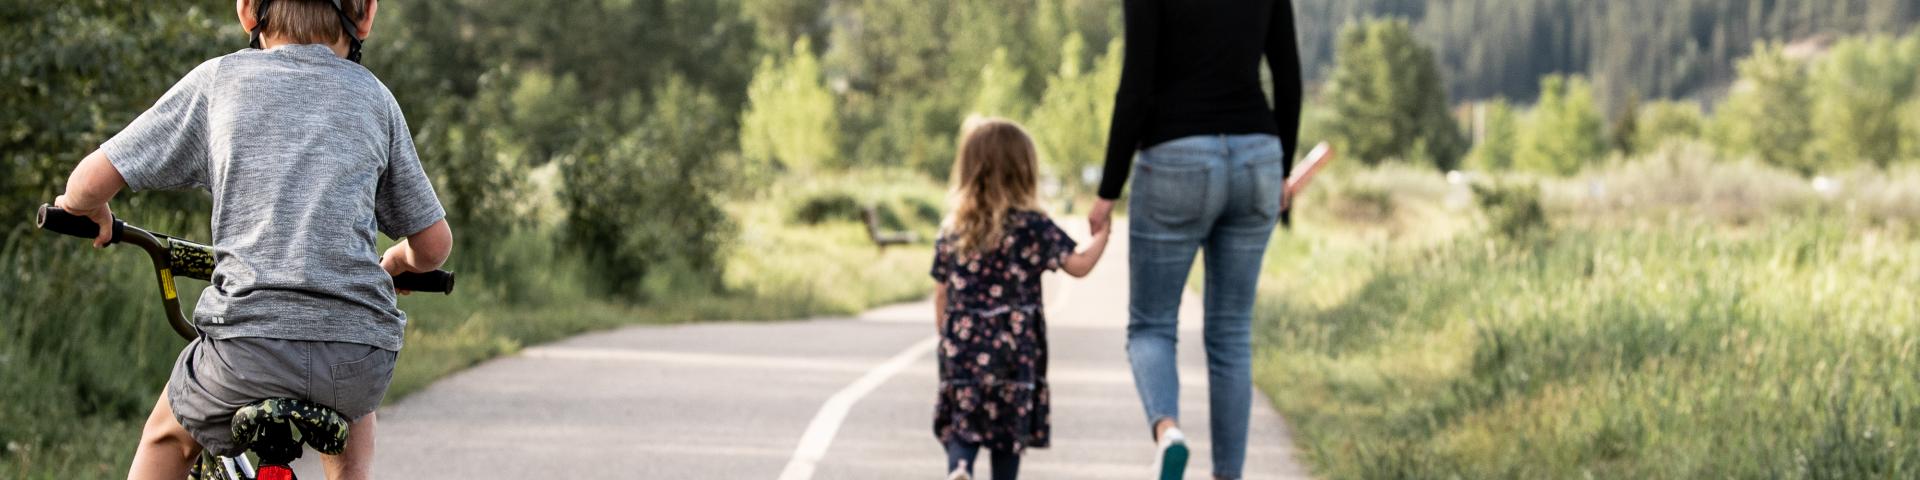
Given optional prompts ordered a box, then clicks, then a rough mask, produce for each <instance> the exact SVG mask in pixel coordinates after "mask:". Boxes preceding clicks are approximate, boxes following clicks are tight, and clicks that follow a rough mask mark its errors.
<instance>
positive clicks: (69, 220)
mask: <svg viewBox="0 0 1920 480" xmlns="http://www.w3.org/2000/svg"><path fill="white" fill-rule="evenodd" d="M33 225H34V226H36V227H40V229H41V230H46V231H49V232H53V233H58V234H61V235H71V236H75V237H80V238H85V239H88V240H92V239H94V238H95V237H99V236H100V224H98V223H93V219H91V218H87V217H82V216H79V215H74V214H71V213H67V211H66V210H64V209H61V208H60V207H55V206H52V205H47V204H44V203H43V204H40V211H39V212H38V213H37V214H35V215H34V218H33ZM126 226H127V223H126V222H122V221H120V219H118V218H115V219H113V240H112V241H109V242H107V244H108V245H112V244H115V243H120V232H121V231H124V230H126Z"/></svg>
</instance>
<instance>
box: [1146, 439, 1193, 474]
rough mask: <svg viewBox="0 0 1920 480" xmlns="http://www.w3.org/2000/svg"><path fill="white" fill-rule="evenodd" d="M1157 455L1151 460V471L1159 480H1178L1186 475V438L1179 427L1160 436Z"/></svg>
mask: <svg viewBox="0 0 1920 480" xmlns="http://www.w3.org/2000/svg"><path fill="white" fill-rule="evenodd" d="M1159 452H1160V453H1159V454H1158V455H1155V456H1154V458H1153V471H1154V472H1155V475H1156V476H1155V477H1153V478H1156V479H1159V480H1180V479H1181V478H1182V477H1184V476H1185V475H1186V473H1187V454H1188V451H1187V436H1186V435H1185V434H1182V433H1180V428H1179V427H1174V428H1169V429H1167V431H1166V433H1163V434H1161V435H1160V447H1159Z"/></svg>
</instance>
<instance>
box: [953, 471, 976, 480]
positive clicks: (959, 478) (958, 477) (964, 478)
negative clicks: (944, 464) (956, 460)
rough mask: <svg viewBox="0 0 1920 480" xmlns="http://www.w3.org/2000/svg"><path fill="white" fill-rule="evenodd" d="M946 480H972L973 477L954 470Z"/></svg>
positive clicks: (965, 472)
mask: <svg viewBox="0 0 1920 480" xmlns="http://www.w3.org/2000/svg"><path fill="white" fill-rule="evenodd" d="M947 480H973V476H972V475H967V471H966V470H954V471H953V474H951V475H947Z"/></svg>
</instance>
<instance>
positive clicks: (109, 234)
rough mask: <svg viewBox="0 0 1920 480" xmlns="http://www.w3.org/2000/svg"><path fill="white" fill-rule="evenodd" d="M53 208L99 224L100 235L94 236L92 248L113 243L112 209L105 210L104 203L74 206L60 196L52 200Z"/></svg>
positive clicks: (63, 196)
mask: <svg viewBox="0 0 1920 480" xmlns="http://www.w3.org/2000/svg"><path fill="white" fill-rule="evenodd" d="M53 206H55V207H60V209H61V210H66V211H67V213H71V214H74V215H79V216H83V217H87V219H89V220H93V223H97V224H100V234H99V235H97V236H94V238H93V248H104V247H106V246H107V243H109V242H112V241H113V209H111V208H107V204H106V203H101V204H99V205H76V204H75V203H74V202H73V201H72V200H68V199H67V196H66V195H61V196H58V197H54V198H53Z"/></svg>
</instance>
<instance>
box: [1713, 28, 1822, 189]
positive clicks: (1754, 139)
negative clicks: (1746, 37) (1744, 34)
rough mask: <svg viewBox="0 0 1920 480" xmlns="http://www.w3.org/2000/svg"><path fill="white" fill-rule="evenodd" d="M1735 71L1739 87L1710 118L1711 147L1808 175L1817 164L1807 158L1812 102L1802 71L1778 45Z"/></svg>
mask: <svg viewBox="0 0 1920 480" xmlns="http://www.w3.org/2000/svg"><path fill="white" fill-rule="evenodd" d="M1739 68H1740V81H1739V83H1736V84H1734V87H1733V93H1731V94H1729V95H1727V100H1726V101H1725V102H1723V103H1722V104H1721V105H1720V110H1719V111H1718V112H1716V113H1715V115H1714V121H1713V137H1714V141H1715V143H1716V144H1718V145H1719V147H1720V149H1721V151H1723V152H1727V153H1731V154H1734V155H1752V156H1754V157H1757V158H1759V159H1760V160H1761V161H1764V162H1766V163H1768V164H1772V165H1776V166H1780V167H1785V168H1790V169H1793V170H1796V171H1799V172H1800V173H1802V174H1808V173H1812V172H1813V171H1814V170H1815V169H1816V168H1817V167H1818V166H1819V165H1818V164H1817V163H1816V162H1815V161H1814V159H1812V158H1810V157H1809V156H1808V155H1807V148H1808V145H1809V144H1810V143H1811V141H1812V139H1813V127H1812V126H1811V122H1810V120H1811V119H1812V115H1811V113H1812V111H1813V100H1812V96H1811V93H1810V92H1809V85H1808V80H1807V71H1806V67H1805V66H1804V65H1802V64H1801V63H1800V62H1798V61H1796V60H1793V59H1790V58H1787V56H1786V54H1785V53H1784V51H1783V48H1782V47H1781V45H1779V44H1769V45H1762V46H1760V47H1757V48H1756V49H1755V53H1754V54H1753V56H1751V57H1748V58H1747V59H1746V60H1742V61H1740V67H1739Z"/></svg>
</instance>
